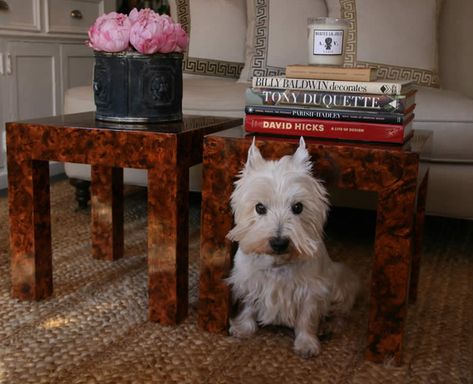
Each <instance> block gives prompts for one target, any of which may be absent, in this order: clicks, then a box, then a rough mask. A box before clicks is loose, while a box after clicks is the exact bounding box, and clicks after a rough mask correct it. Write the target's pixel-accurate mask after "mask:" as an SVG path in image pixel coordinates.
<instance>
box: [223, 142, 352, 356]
mask: <svg viewBox="0 0 473 384" xmlns="http://www.w3.org/2000/svg"><path fill="white" fill-rule="evenodd" d="M311 168H312V164H311V162H310V161H309V154H308V152H307V149H306V147H305V142H304V140H303V138H301V139H300V143H299V148H298V149H297V151H296V152H295V153H294V155H292V156H284V157H283V158H281V159H280V160H278V161H266V160H265V159H263V157H262V156H261V153H260V151H259V150H258V148H257V147H256V145H255V142H254V140H253V144H252V145H251V147H250V149H249V151H248V160H247V162H246V165H245V167H244V168H243V170H242V171H241V173H240V175H239V180H238V181H236V183H235V190H234V192H233V194H232V197H231V206H232V209H233V213H234V216H235V227H234V228H233V229H232V230H231V231H230V232H229V233H228V235H227V237H228V238H229V239H230V240H233V241H237V242H238V243H239V244H238V245H239V248H238V251H237V253H236V256H235V263H234V267H233V269H232V271H231V275H230V277H229V278H228V279H227V282H228V283H229V284H230V285H231V287H232V293H233V297H234V299H235V300H239V301H240V303H241V304H242V305H243V308H242V310H241V312H240V313H239V315H238V316H237V317H236V318H234V319H232V320H231V322H230V333H231V334H232V335H234V336H237V337H248V336H250V335H252V334H253V333H254V332H255V331H256V330H257V328H258V324H261V325H269V324H278V325H285V326H289V327H292V328H294V331H295V341H294V349H295V351H296V353H297V354H299V355H301V356H303V357H309V356H312V355H317V354H318V353H319V352H320V342H319V339H318V338H317V332H318V328H319V322H320V320H321V319H322V318H323V317H324V316H327V315H332V314H346V313H347V312H349V310H350V309H351V307H352V306H353V303H354V301H355V296H356V294H357V291H358V286H359V284H358V279H357V277H356V276H355V275H354V274H353V273H352V272H351V271H350V270H349V269H348V268H346V267H345V266H344V265H342V264H340V263H337V262H334V261H332V260H331V259H330V257H329V256H328V253H327V250H326V248H325V245H324V242H323V228H324V224H325V220H326V217H327V212H328V199H327V192H326V190H325V188H324V186H323V185H322V183H321V182H320V181H318V180H317V179H315V178H314V177H312V175H311Z"/></svg>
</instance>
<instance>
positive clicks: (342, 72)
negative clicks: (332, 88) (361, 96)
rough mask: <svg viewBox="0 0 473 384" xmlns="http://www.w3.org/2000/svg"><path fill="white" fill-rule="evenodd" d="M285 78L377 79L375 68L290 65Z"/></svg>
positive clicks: (287, 67)
mask: <svg viewBox="0 0 473 384" xmlns="http://www.w3.org/2000/svg"><path fill="white" fill-rule="evenodd" d="M286 77H293V78H296V79H319V80H348V81H374V80H376V78H377V77H378V70H377V69H376V68H345V67H333V66H323V65H302V64H291V65H288V66H286Z"/></svg>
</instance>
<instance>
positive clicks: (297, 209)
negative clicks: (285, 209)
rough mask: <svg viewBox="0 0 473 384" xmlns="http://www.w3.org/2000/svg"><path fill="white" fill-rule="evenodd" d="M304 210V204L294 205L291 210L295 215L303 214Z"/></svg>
mask: <svg viewBox="0 0 473 384" xmlns="http://www.w3.org/2000/svg"><path fill="white" fill-rule="evenodd" d="M303 208H304V206H303V205H302V203H295V204H292V207H291V210H292V213H293V214H294V215H298V214H300V213H301V212H302V209H303Z"/></svg>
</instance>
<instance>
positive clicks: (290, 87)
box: [245, 65, 417, 144]
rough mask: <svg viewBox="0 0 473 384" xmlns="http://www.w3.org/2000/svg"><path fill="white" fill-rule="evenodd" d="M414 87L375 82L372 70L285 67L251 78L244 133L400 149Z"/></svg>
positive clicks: (408, 83) (408, 132)
mask: <svg viewBox="0 0 473 384" xmlns="http://www.w3.org/2000/svg"><path fill="white" fill-rule="evenodd" d="M416 92H417V89H416V86H415V83H414V81H411V80H405V81H402V80H401V81H389V80H376V69H375V68H344V67H329V66H315V65H288V66H287V67H286V76H264V77H258V76H255V77H253V80H252V84H251V87H250V88H248V89H247V90H246V93H245V114H246V115H245V129H246V131H248V132H259V133H270V134H279V135H295V136H314V137H319V138H328V139H342V140H356V141H372V142H386V143H398V144H402V143H404V142H405V141H407V140H408V139H409V138H410V137H411V136H412V134H413V130H412V121H413V119H414V109H415V95H416Z"/></svg>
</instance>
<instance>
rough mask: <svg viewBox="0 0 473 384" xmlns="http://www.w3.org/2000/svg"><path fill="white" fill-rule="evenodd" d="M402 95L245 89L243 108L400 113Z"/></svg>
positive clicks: (404, 98)
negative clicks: (330, 109)
mask: <svg viewBox="0 0 473 384" xmlns="http://www.w3.org/2000/svg"><path fill="white" fill-rule="evenodd" d="M405 100H406V97H405V95H373V94H358V93H337V92H317V91H303V90H294V89H269V88H247V90H246V92H245V104H246V105H285V106H289V105H293V106H304V107H315V108H317V107H318V108H333V109H345V108H355V109H360V110H374V111H376V110H377V111H388V112H401V113H402V112H404V110H405V109H406V106H408V105H407V104H406V102H405Z"/></svg>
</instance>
